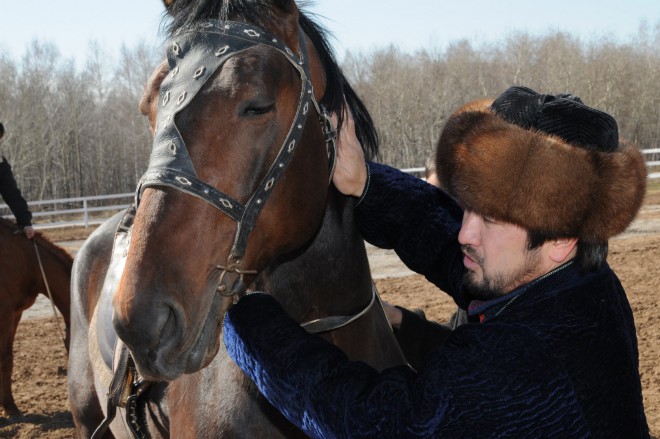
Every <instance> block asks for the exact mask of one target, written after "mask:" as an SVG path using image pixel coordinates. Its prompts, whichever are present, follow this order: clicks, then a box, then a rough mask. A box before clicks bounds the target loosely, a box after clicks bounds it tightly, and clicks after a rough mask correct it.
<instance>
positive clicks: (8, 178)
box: [0, 157, 32, 228]
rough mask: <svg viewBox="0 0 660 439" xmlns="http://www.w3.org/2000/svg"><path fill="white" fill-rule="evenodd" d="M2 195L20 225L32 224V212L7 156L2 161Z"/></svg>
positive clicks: (0, 193) (0, 163) (0, 166)
mask: <svg viewBox="0 0 660 439" xmlns="http://www.w3.org/2000/svg"><path fill="white" fill-rule="evenodd" d="M0 195H2V198H3V200H5V203H6V204H7V206H9V209H11V211H12V213H13V214H14V216H15V217H16V223H17V224H18V226H19V227H21V228H23V227H27V226H31V225H32V213H31V212H30V210H29V209H28V205H27V202H26V201H25V199H24V198H23V196H22V195H21V191H20V189H19V188H18V186H17V185H16V179H14V173H13V172H12V170H11V166H10V165H9V162H8V161H7V159H6V158H4V157H2V162H0Z"/></svg>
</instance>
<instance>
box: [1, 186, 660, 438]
mask: <svg viewBox="0 0 660 439" xmlns="http://www.w3.org/2000/svg"><path fill="white" fill-rule="evenodd" d="M87 233H88V231H87V232H86V231H81V230H63V231H62V230H60V231H51V232H46V235H47V236H49V237H50V238H51V239H53V240H54V241H56V242H60V245H62V246H63V247H64V248H65V249H67V250H69V251H70V252H71V253H72V254H73V253H75V251H76V249H77V248H78V246H79V245H80V242H81V240H82V239H84V238H85V236H86V235H87ZM369 255H370V261H371V264H372V271H373V275H374V278H375V279H376V285H377V287H378V290H379V291H380V293H381V296H382V297H383V299H384V300H387V301H388V302H391V303H395V304H400V305H403V306H406V307H408V308H422V309H424V311H425V312H426V315H427V316H428V317H429V318H431V319H435V320H439V321H442V320H446V319H447V318H448V317H449V315H450V314H451V313H452V312H453V310H454V304H453V302H451V301H450V300H448V299H447V297H446V296H445V295H444V294H442V293H440V292H439V291H438V290H437V289H436V288H435V287H434V286H433V285H431V284H429V283H428V282H426V281H425V280H424V278H422V277H421V276H419V275H415V274H413V273H411V272H410V271H409V270H407V269H406V268H405V267H403V266H402V265H401V263H400V262H399V261H398V259H397V258H396V256H395V255H393V253H392V252H390V251H383V250H379V249H375V248H373V247H369ZM609 262H610V265H611V266H612V267H613V268H614V270H615V271H616V272H617V273H618V275H619V277H620V279H621V281H622V283H623V285H624V287H625V288H626V291H627V293H628V297H629V300H630V303H631V305H632V308H633V312H634V314H635V321H636V326H637V334H638V340H639V353H640V358H639V360H640V372H641V376H642V386H643V393H644V404H645V407H646V416H647V418H648V423H649V426H650V428H651V434H652V436H653V437H655V438H656V439H657V438H658V437H659V436H660V343H659V340H660V324H658V322H657V316H658V315H660V305H659V304H658V303H659V300H658V296H657V295H658V294H659V292H660V291H659V290H660V276H659V274H660V190H655V191H652V192H650V193H649V195H648V196H647V200H646V203H645V206H644V208H643V210H642V211H641V213H640V215H639V216H638V219H637V220H636V221H635V222H634V223H633V225H632V226H631V227H630V228H629V230H628V231H627V232H626V233H625V234H623V235H622V236H620V237H617V238H615V239H613V240H612V241H611V243H610V256H609ZM60 326H61V327H63V323H60ZM14 352H15V357H14V359H15V364H14V397H15V399H16V403H17V405H18V406H19V408H20V409H21V410H23V413H24V416H22V417H20V418H16V419H7V418H4V417H2V413H1V412H0V438H21V439H23V438H25V439H27V438H71V437H73V436H74V430H73V424H72V420H71V415H70V413H69V410H68V405H67V394H66V392H67V390H66V351H65V349H64V345H63V343H62V338H61V336H60V335H59V332H58V325H57V322H56V320H55V318H54V317H53V314H52V309H51V307H50V304H49V302H48V301H47V300H46V299H40V300H38V301H37V303H36V304H35V305H34V306H33V307H32V308H30V309H29V310H28V311H27V312H26V313H25V314H24V317H23V320H22V322H21V323H20V325H19V329H18V335H17V339H16V342H15V344H14Z"/></svg>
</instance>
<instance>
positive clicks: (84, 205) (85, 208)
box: [83, 198, 89, 228]
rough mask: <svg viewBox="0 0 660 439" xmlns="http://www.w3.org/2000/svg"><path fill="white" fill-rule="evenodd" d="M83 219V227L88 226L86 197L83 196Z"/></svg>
mask: <svg viewBox="0 0 660 439" xmlns="http://www.w3.org/2000/svg"><path fill="white" fill-rule="evenodd" d="M83 221H84V223H85V228H87V227H88V226H89V212H88V211H87V198H83Z"/></svg>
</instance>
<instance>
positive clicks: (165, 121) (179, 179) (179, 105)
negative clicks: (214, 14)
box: [135, 20, 336, 296]
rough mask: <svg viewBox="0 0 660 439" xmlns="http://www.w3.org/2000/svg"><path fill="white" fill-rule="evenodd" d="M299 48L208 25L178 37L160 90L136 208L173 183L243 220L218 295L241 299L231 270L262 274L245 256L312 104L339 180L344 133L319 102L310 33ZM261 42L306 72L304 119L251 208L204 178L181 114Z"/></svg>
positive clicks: (227, 24) (225, 25)
mask: <svg viewBox="0 0 660 439" xmlns="http://www.w3.org/2000/svg"><path fill="white" fill-rule="evenodd" d="M298 43H299V46H300V54H299V55H298V56H296V55H295V54H294V53H293V51H292V50H291V49H290V48H289V47H287V46H286V45H285V44H284V42H282V41H280V39H279V38H277V37H275V36H273V35H271V34H269V33H267V32H266V31H264V30H263V29H260V28H258V27H256V26H252V25H248V24H245V23H239V22H232V21H220V20H207V21H205V22H204V23H202V24H200V25H197V26H195V27H193V28H191V29H186V30H183V31H181V32H180V33H178V34H176V35H174V36H173V37H172V39H171V41H170V42H169V45H168V49H167V58H168V62H169V65H170V69H171V70H170V72H169V73H168V75H167V77H166V78H165V80H164V81H163V83H162V84H161V86H160V96H159V102H158V116H157V122H156V125H155V130H154V131H155V132H154V143H153V150H152V153H151V158H150V161H149V167H148V169H147V171H146V172H145V174H144V175H143V176H142V178H141V179H140V182H139V183H138V186H137V190H136V197H135V205H136V206H137V205H138V204H139V201H140V197H141V195H142V193H143V192H144V190H145V189H146V188H148V187H155V186H168V187H172V188H174V189H177V190H180V191H182V192H186V193H188V194H191V195H194V196H196V197H198V198H201V199H202V200H204V201H206V202H207V203H209V204H211V205H212V206H214V207H216V208H217V209H219V210H220V211H221V212H223V213H224V214H226V215H227V216H229V217H230V218H231V219H233V220H234V221H236V223H237V228H236V234H235V236H234V242H233V245H232V248H231V251H230V253H229V255H228V256H227V261H226V263H225V264H224V265H217V266H216V268H217V269H218V270H221V275H220V280H219V286H218V291H219V292H220V294H222V295H225V296H231V295H233V294H235V292H234V291H232V290H231V288H226V286H225V285H224V282H223V281H224V278H225V275H226V274H227V273H237V274H239V276H240V277H241V280H242V278H243V276H244V275H246V274H253V275H254V274H257V271H256V270H246V269H242V268H241V258H242V257H243V256H244V254H245V248H246V246H247V240H248V236H249V234H250V232H251V231H252V229H253V228H254V225H255V223H256V221H257V218H258V217H259V214H260V212H261V209H262V208H263V206H264V204H265V203H266V200H267V199H268V196H269V195H270V193H271V192H272V189H273V187H274V186H275V184H276V183H277V182H278V181H279V179H280V178H281V177H282V175H283V174H284V171H285V170H286V168H287V165H288V164H289V162H290V161H291V158H292V156H293V153H294V152H295V150H296V147H297V145H298V144H299V142H300V139H301V136H302V132H303V129H304V127H305V124H306V122H307V116H308V114H309V111H310V109H311V108H312V107H313V108H314V109H315V110H316V112H317V114H318V116H319V119H320V123H321V126H322V129H323V133H324V136H325V142H326V150H327V153H328V160H329V167H330V179H332V173H333V171H334V162H335V160H334V159H335V156H336V150H335V139H336V131H335V129H334V127H333V126H332V123H331V122H330V117H329V115H328V113H327V111H326V110H325V108H324V107H322V106H321V105H319V103H318V102H317V100H316V97H315V96H314V89H313V86H312V82H311V74H310V67H309V60H308V57H307V44H306V41H305V35H304V33H303V31H302V30H301V31H300V32H299V36H298ZM259 45H264V46H269V47H272V48H274V49H275V50H277V51H278V52H280V53H281V54H283V55H284V56H285V57H286V59H287V60H288V61H289V62H290V63H291V64H292V65H293V67H294V68H295V69H296V70H297V71H298V73H299V75H300V78H301V90H300V96H299V98H298V106H297V109H296V114H295V117H294V119H293V122H292V123H291V126H290V128H289V132H288V134H287V136H286V139H285V140H284V142H283V143H282V145H281V147H280V150H279V152H278V154H277V156H276V158H275V160H274V162H273V163H272V164H271V166H270V168H269V170H268V172H267V173H266V175H265V177H264V178H263V179H262V180H261V182H260V183H259V186H258V188H257V190H256V191H255V192H254V193H253V194H252V196H251V197H250V198H249V200H248V201H247V203H246V204H245V205H243V204H241V203H240V202H238V201H237V200H235V199H234V198H232V197H231V196H230V195H228V194H225V193H224V192H222V191H219V190H217V189H216V188H215V187H213V186H212V185H210V184H208V183H206V182H204V181H202V180H200V179H199V178H198V177H197V173H196V172H195V169H194V165H193V163H192V160H191V159H190V155H189V154H188V150H187V149H186V145H185V142H184V140H183V138H182V136H181V134H180V132H179V130H178V128H177V126H176V123H175V116H176V114H177V113H178V112H180V111H181V110H183V109H184V108H185V107H186V106H187V105H188V104H189V103H190V102H191V101H192V99H193V98H194V97H195V95H196V94H197V93H198V92H199V91H200V90H201V89H202V87H203V86H204V84H205V83H206V81H207V80H208V79H209V78H210V77H211V76H212V75H213V74H214V73H215V72H216V71H217V70H218V69H219V68H220V67H221V66H222V65H223V64H224V63H225V62H226V61H227V60H228V59H229V58H231V57H232V56H235V55H237V54H239V53H241V52H243V51H245V50H247V49H250V48H253V47H255V46H259ZM328 183H329V182H328Z"/></svg>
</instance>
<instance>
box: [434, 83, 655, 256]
mask: <svg viewBox="0 0 660 439" xmlns="http://www.w3.org/2000/svg"><path fill="white" fill-rule="evenodd" d="M436 163H437V169H438V175H439V177H440V181H442V182H443V186H444V187H445V189H447V191H448V192H449V193H450V194H451V195H452V196H453V197H455V198H456V199H457V200H458V202H459V203H460V204H461V205H462V207H463V208H465V209H469V210H472V211H475V212H477V213H479V214H481V215H484V216H489V217H493V218H495V219H498V220H501V221H506V222H510V223H514V224H517V225H519V226H521V227H524V228H525V229H528V230H530V231H536V232H541V233H543V234H545V235H547V236H552V237H577V238H579V239H581V240H583V241H587V242H592V243H602V242H606V241H607V240H608V239H609V238H610V237H612V236H614V235H616V234H619V233H621V232H623V231H624V230H625V229H626V227H628V225H629V224H630V223H631V222H632V220H633V219H634V218H635V215H636V214H637V211H638V210H639V208H640V206H641V204H642V201H643V198H644V193H645V191H646V164H645V162H644V158H643V157H642V154H641V153H640V152H639V150H638V148H637V147H636V146H634V145H631V144H628V143H623V142H619V135H618V129H617V124H616V121H615V120H614V118H613V117H612V116H610V115H609V114H607V113H604V112H602V111H599V110H596V109H594V108H591V107H588V106H586V105H584V104H583V103H582V101H581V100H580V99H579V98H577V97H575V96H572V95H567V94H564V95H556V96H553V95H541V94H538V93H536V92H535V91H533V90H530V89H528V88H525V87H511V88H510V89H508V90H507V91H505V92H504V93H503V94H502V95H500V96H499V97H498V98H497V99H495V100H494V101H477V102H475V103H470V104H467V105H464V106H463V107H461V108H460V109H459V110H458V111H456V112H455V113H454V114H452V116H451V117H450V118H449V120H448V121H447V124H446V125H445V128H444V130H443V132H442V135H441V137H440V141H439V143H438V148H437V152H436Z"/></svg>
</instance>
